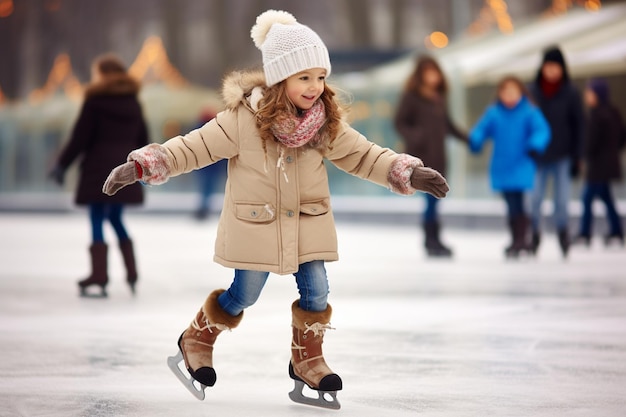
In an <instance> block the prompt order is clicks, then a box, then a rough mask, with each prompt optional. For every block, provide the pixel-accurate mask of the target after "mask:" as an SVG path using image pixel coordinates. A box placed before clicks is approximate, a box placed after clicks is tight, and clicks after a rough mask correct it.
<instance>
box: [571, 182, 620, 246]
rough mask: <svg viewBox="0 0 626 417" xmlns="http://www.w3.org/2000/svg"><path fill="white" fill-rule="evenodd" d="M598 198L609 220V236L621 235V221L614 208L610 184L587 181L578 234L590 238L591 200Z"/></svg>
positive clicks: (591, 220)
mask: <svg viewBox="0 0 626 417" xmlns="http://www.w3.org/2000/svg"><path fill="white" fill-rule="evenodd" d="M596 197H597V198H599V199H600V200H601V201H602V202H603V203H604V205H605V206H606V215H607V220H608V222H609V234H608V236H609V237H622V238H623V236H624V232H623V230H622V223H621V220H620V217H619V214H618V213H617V210H616V208H615V203H614V200H613V195H612V193H611V186H610V184H609V183H607V182H588V183H587V184H586V185H585V189H584V191H583V214H582V217H581V219H580V231H579V236H580V237H583V238H588V239H590V238H591V228H592V224H593V209H592V205H593V200H594V199H595V198H596Z"/></svg>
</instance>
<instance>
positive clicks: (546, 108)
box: [530, 46, 584, 257]
mask: <svg viewBox="0 0 626 417" xmlns="http://www.w3.org/2000/svg"><path fill="white" fill-rule="evenodd" d="M530 91H531V94H532V96H533V97H534V99H535V101H536V102H537V105H538V106H539V108H540V109H541V112H542V113H543V115H544V117H545V118H546V120H547V121H548V124H549V125H550V130H551V132H552V134H551V138H550V144H549V145H548V148H547V149H546V151H545V152H544V153H543V154H541V155H534V158H535V162H536V164H537V174H536V178H535V186H534V188H533V192H532V196H531V226H532V241H531V242H532V243H531V245H532V247H531V250H532V252H533V253H534V254H536V253H537V250H538V248H539V243H540V241H541V219H542V215H541V214H542V213H541V206H542V203H543V198H544V195H545V191H546V186H547V183H548V179H549V178H552V180H553V193H554V223H555V228H556V230H557V235H558V239H559V246H560V248H561V252H562V254H563V257H567V254H568V251H569V245H570V239H569V232H568V224H569V214H568V209H567V205H568V202H569V198H570V187H571V181H572V178H576V177H577V176H578V171H579V168H580V165H581V154H582V136H583V122H584V113H583V106H582V100H581V96H580V93H579V92H578V90H577V89H576V87H575V86H574V85H573V84H572V82H571V80H570V76H569V72H568V70H567V65H566V63H565V58H564V57H563V53H562V52H561V50H560V49H559V48H558V47H556V46H554V47H551V48H548V49H547V50H546V51H545V53H544V55H543V60H542V63H541V66H540V68H539V71H538V72H537V77H536V79H535V82H534V83H533V84H532V85H531V86H530Z"/></svg>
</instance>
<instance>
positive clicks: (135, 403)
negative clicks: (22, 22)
mask: <svg viewBox="0 0 626 417" xmlns="http://www.w3.org/2000/svg"><path fill="white" fill-rule="evenodd" d="M126 219H127V226H128V228H129V231H130V232H131V234H132V236H133V238H134V241H135V246H136V250H137V258H138V263H139V269H140V283H139V285H138V294H137V296H136V297H134V298H133V297H132V296H131V294H130V291H129V290H128V288H127V286H126V284H125V282H124V271H123V268H122V261H121V257H120V254H119V251H118V250H117V249H116V243H115V242H114V239H113V238H112V233H110V232H109V230H107V236H108V237H109V242H110V243H111V245H110V249H109V250H110V256H109V265H110V271H109V275H110V280H111V281H110V284H109V298H108V299H85V298H79V297H78V289H77V286H76V281H77V280H78V279H79V278H83V277H84V276H86V273H87V270H88V267H89V263H88V257H87V255H88V252H87V246H88V244H89V224H88V220H87V216H86V214H85V213H84V212H72V213H68V214H49V215H45V214H0V358H1V359H0V416H2V417H4V416H63V417H67V416H88V417H95V416H151V417H160V416H244V417H248V416H259V417H260V416H272V417H281V416H290V417H292V416H324V415H328V416H332V415H337V416H339V415H341V416H346V417H347V416H358V417H367V416H375V417H380V416H385V417H396V416H498V417H501V416H526V417H528V416H533V417H541V416H551V417H553V416H581V417H590V416H594V417H595V416H598V417H610V416H615V417H617V416H624V415H626V250H625V249H624V248H610V249H605V248H604V247H603V246H602V245H601V243H600V241H599V240H597V241H595V242H594V243H593V245H592V247H591V248H575V249H573V250H572V252H571V254H570V257H569V259H568V260H567V261H564V260H562V259H561V256H560V253H559V251H558V248H557V243H556V238H555V236H554V235H550V234H546V235H545V236H544V241H543V246H542V247H541V250H540V254H539V257H538V258H537V259H532V260H531V259H523V260H520V261H507V260H505V259H504V257H503V255H502V249H503V247H504V246H505V245H506V243H508V242H507V240H508V237H507V236H506V234H505V231H504V230H492V231H487V232H479V231H476V230H470V229H445V230H444V239H445V240H446V241H447V242H448V243H449V244H450V245H451V246H452V247H453V248H454V250H455V255H456V256H455V257H454V259H453V260H451V261H446V260H429V259H427V258H426V257H425V256H424V252H423V250H422V249H421V245H420V243H421V234H420V233H418V230H417V228H416V226H415V225H413V224H407V225H398V224H396V225H388V224H373V223H367V224H355V223H345V222H342V223H338V235H339V245H340V258H341V259H340V261H339V262H335V263H329V264H327V271H328V275H329V280H330V285H331V294H330V299H329V301H330V303H331V304H332V306H333V309H334V316H333V318H332V325H333V327H334V328H336V330H329V331H327V333H326V337H325V343H324V349H325V357H326V360H327V362H328V363H329V365H330V367H331V368H332V369H333V370H334V371H335V372H337V373H338V374H339V375H341V377H342V378H343V381H344V389H343V391H340V392H339V395H338V398H339V400H340V402H341V405H342V408H341V410H339V411H333V410H324V409H318V408H312V407H308V406H303V405H298V404H295V403H293V402H291V401H290V400H289V398H288V396H287V393H288V392H289V391H290V390H291V389H292V387H293V383H292V381H291V380H290V379H289V377H288V374H287V365H288V360H289V355H290V337H291V333H290V332H291V328H290V323H291V314H290V305H291V302H292V301H293V300H294V299H295V298H296V297H297V291H296V287H295V283H294V280H293V278H292V277H291V276H284V277H280V276H275V275H272V276H271V277H270V280H269V281H268V284H267V286H266V287H265V289H264V292H263V294H262V295H261V298H260V300H259V301H258V302H257V304H255V305H254V306H252V307H251V308H249V309H248V310H247V311H246V312H245V316H244V319H243V321H242V324H241V325H240V326H239V327H238V328H237V329H235V330H234V331H233V332H231V333H223V334H222V335H220V337H219V339H218V341H217V344H216V348H215V353H214V362H215V366H216V369H217V373H218V381H217V384H216V386H215V387H213V388H211V389H208V390H207V399H206V400H205V401H203V402H201V401H198V400H196V399H195V398H194V397H193V396H192V395H191V394H190V393H189V392H188V391H186V390H185V388H184V387H183V386H182V385H181V384H180V382H179V381H178V380H177V379H176V378H175V377H174V375H173V374H172V373H171V372H170V370H169V369H168V367H167V366H166V358H167V357H168V356H170V355H173V354H175V353H176V350H177V346H176V341H177V339H178V336H179V335H180V333H181V332H182V331H183V330H184V329H185V328H186V327H187V325H188V324H189V322H190V321H191V319H192V318H193V317H194V315H195V314H196V312H197V311H198V309H199V308H200V306H201V304H202V303H203V302H204V299H205V297H206V296H207V295H208V293H209V292H210V291H211V290H213V289H215V288H220V287H225V286H227V285H228V284H229V283H230V280H231V276H232V272H231V271H230V270H228V269H226V268H223V267H221V266H219V265H216V264H214V263H213V261H212V248H213V239H214V236H215V230H216V222H215V221H214V220H213V221H208V222H205V223H200V222H196V221H194V220H193V219H191V218H190V217H185V216H182V215H177V216H174V215H145V214H141V213H129V214H128V215H127V218H126Z"/></svg>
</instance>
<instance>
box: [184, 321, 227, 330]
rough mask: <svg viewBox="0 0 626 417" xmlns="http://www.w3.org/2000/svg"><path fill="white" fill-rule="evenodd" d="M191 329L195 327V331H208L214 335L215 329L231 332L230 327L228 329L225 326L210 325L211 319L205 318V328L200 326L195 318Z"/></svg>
mask: <svg viewBox="0 0 626 417" xmlns="http://www.w3.org/2000/svg"><path fill="white" fill-rule="evenodd" d="M191 327H193V328H194V329H196V330H198V331H203V330H208V331H209V333H213V329H217V330H221V331H225V330H228V331H230V327H228V326H227V325H225V324H219V323H216V324H211V323H209V319H207V318H205V319H204V326H202V327H201V326H200V323H198V319H197V318H195V319H193V321H192V322H191Z"/></svg>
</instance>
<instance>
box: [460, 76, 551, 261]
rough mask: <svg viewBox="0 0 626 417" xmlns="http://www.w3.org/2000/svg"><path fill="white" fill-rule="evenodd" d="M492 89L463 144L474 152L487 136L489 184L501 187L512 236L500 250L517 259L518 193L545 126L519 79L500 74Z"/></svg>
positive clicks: (531, 173)
mask: <svg viewBox="0 0 626 417" xmlns="http://www.w3.org/2000/svg"><path fill="white" fill-rule="evenodd" d="M496 91H497V97H496V102H495V103H493V104H492V105H490V106H489V107H487V109H486V110H485V112H484V113H483V115H482V116H481V118H480V119H479V120H478V122H477V123H476V125H475V126H474V128H473V129H472V130H471V131H470V136H469V137H470V142H469V145H470V149H471V151H472V152H474V153H478V152H480V151H481V149H482V147H483V144H484V143H485V141H486V140H487V139H491V140H493V153H492V155H491V163H490V168H489V172H490V177H491V187H492V188H493V189H494V190H495V191H499V192H501V193H502V197H503V198H504V201H505V202H506V205H507V218H508V225H509V230H510V232H511V237H512V242H511V244H510V245H509V246H508V247H507V248H506V249H505V250H504V253H505V255H506V256H507V257H512V258H517V257H518V256H519V255H520V254H522V253H523V252H529V251H530V242H528V223H529V219H528V216H527V214H526V209H525V207H524V205H525V204H524V196H525V193H526V192H528V191H529V190H531V189H532V187H533V184H534V180H535V171H536V167H535V162H534V161H533V159H532V156H536V155H540V154H541V153H543V152H544V150H545V149H546V147H547V146H548V143H549V141H550V127H549V126H548V123H547V122H546V119H545V118H544V117H543V115H542V113H541V111H540V110H539V109H537V107H535V106H534V105H533V103H531V101H530V99H529V97H528V96H529V94H528V90H527V89H526V87H525V86H524V84H523V83H522V81H521V80H520V79H519V78H517V77H512V76H509V77H504V78H503V79H502V80H501V81H500V82H499V83H498V86H497V89H496Z"/></svg>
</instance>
